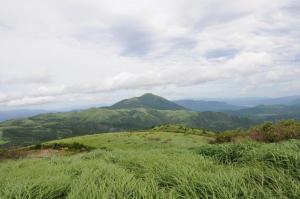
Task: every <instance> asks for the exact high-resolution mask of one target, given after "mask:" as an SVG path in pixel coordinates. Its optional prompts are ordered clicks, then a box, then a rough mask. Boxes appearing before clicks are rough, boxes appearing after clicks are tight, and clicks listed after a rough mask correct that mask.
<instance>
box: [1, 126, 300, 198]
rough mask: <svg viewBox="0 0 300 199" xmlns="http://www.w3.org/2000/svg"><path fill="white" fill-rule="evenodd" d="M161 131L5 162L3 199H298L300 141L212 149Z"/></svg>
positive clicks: (93, 140)
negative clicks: (79, 148) (76, 151)
mask: <svg viewBox="0 0 300 199" xmlns="http://www.w3.org/2000/svg"><path fill="white" fill-rule="evenodd" d="M160 130H161V129H160V128H158V129H156V130H155V131H148V132H120V133H106V134H96V135H87V136H81V137H74V138H68V139H63V140H59V141H52V142H48V143H45V144H43V145H39V146H38V147H37V148H41V150H43V148H47V150H48V148H49V147H51V146H60V145H61V146H67V145H68V144H72V143H73V144H74V143H77V144H76V145H75V146H87V147H90V148H91V149H93V150H91V151H89V152H87V151H85V152H82V151H81V152H79V153H72V155H70V154H66V153H53V155H49V154H48V155H46V156H44V157H43V156H41V157H22V158H20V159H17V160H9V159H6V160H2V161H1V162H0V198H1V199H8V198H15V199H21V198H22V199H25V198H26V199H30V198H35V199H36V198H40V199H50V198H53V199H54V198H57V199H58V198H69V199H71V198H72V199H75V198H76V199H77V198H78V199H85V198H86V199H91V198H95V199H96V198H97V199H98V198H224V199H225V198H226V199H228V198H300V156H299V154H300V141H299V140H288V141H282V142H278V143H259V142H255V141H243V142H241V143H222V144H209V143H210V142H211V141H212V139H213V138H212V137H211V136H203V135H202V134H201V133H200V134H199V133H195V134H193V133H181V132H166V131H160ZM62 143H63V144H64V145H63V144H62ZM46 146H48V147H46ZM44 150H45V149H44ZM60 150H63V149H60Z"/></svg>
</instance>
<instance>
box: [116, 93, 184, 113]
mask: <svg viewBox="0 0 300 199" xmlns="http://www.w3.org/2000/svg"><path fill="white" fill-rule="evenodd" d="M110 108H112V109H135V108H147V109H157V110H184V109H185V108H184V107H182V106H180V105H178V104H176V103H174V102H171V101H169V100H166V99H165V98H162V97H160V96H157V95H153V94H151V93H147V94H144V95H142V96H140V97H134V98H130V99H125V100H122V101H120V102H118V103H116V104H114V105H112V106H111V107H110Z"/></svg>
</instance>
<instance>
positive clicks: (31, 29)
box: [0, 0, 300, 107]
mask: <svg viewBox="0 0 300 199" xmlns="http://www.w3.org/2000/svg"><path fill="white" fill-rule="evenodd" d="M299 6H300V4H299V2H298V1H296V0H253V1H248V0H242V1H238V2H237V1H234V0H226V1H221V0H213V1H204V0H166V1H163V2H161V1H158V0H152V1H149V0H140V1H138V0H129V1H126V2H125V1H120V0H112V1H94V0H86V1H79V0H66V1H58V0H54V1H50V0H46V1H43V2H41V1H37V0H28V1H26V3H24V2H23V3H22V2H21V3H20V2H19V1H16V0H11V1H6V2H5V3H2V6H1V7H0V13H1V17H0V43H1V46H0V107H5V106H26V104H30V105H32V104H37V105H40V104H41V103H45V104H47V103H61V102H63V101H68V100H66V99H72V101H77V100H78V101H80V100H84V99H92V98H93V99H100V98H101V97H99V96H102V95H117V96H119V97H120V98H122V96H123V97H128V96H126V93H136V92H142V91H145V90H147V91H150V92H151V91H159V92H160V93H159V94H162V95H164V94H166V95H167V96H168V95H170V96H172V97H174V98H180V97H181V95H180V94H177V96H176V94H170V93H171V90H172V92H174V93H186V95H188V96H182V97H183V98H188V97H191V98H197V97H214V95H224V97H226V95H232V94H236V93H239V92H240V93H241V92H243V94H244V95H249V96H256V95H261V94H264V95H270V96H276V95H281V94H282V95H283V94H284V95H286V94H288V95H293V94H295V93H294V92H295V91H297V88H295V87H297V86H291V85H292V84H293V83H294V84H296V85H297V82H298V80H297V79H298V77H299V75H300V72H299V67H300V66H299V61H298V60H299V50H300V37H299V35H300V18H299V17H297V16H298V15H299V12H297V11H298V10H297V8H298V7H299ZM283 85H285V86H283ZM288 85H289V86H288ZM216 87H218V88H216ZM233 87H234V88H235V91H236V92H234V93H232V88H233ZM164 88H168V89H169V90H170V91H169V92H168V91H167V90H166V89H164ZM200 88H201V91H199V89H200ZM245 88H247V89H245ZM254 88H255V89H254ZM270 88H272V89H270ZM289 88H290V91H288V89H289ZM193 89H194V90H193ZM222 90H223V91H222ZM125 91H126V92H125ZM212 91H215V93H213V92H212ZM105 103H106V102H105Z"/></svg>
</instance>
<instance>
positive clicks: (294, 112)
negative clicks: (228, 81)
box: [228, 105, 300, 121]
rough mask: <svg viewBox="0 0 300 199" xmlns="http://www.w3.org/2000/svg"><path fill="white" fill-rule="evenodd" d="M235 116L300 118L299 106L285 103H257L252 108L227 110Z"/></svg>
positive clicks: (274, 118) (270, 118) (261, 118)
mask: <svg viewBox="0 0 300 199" xmlns="http://www.w3.org/2000/svg"><path fill="white" fill-rule="evenodd" d="M228 113H229V114H231V115H235V116H246V117H250V118H251V119H255V120H273V121H275V120H282V119H298V120H300V106H299V105H294V106H286V105H259V106H255V107H252V108H246V109H241V110H237V111H232V112H228Z"/></svg>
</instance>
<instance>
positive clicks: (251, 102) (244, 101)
mask: <svg viewBox="0 0 300 199" xmlns="http://www.w3.org/2000/svg"><path fill="white" fill-rule="evenodd" d="M220 100H223V101H225V102H227V103H229V104H233V105H236V106H247V107H254V106H259V105H286V106H292V105H297V104H300V96H287V97H278V98H256V97H249V98H233V99H220Z"/></svg>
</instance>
